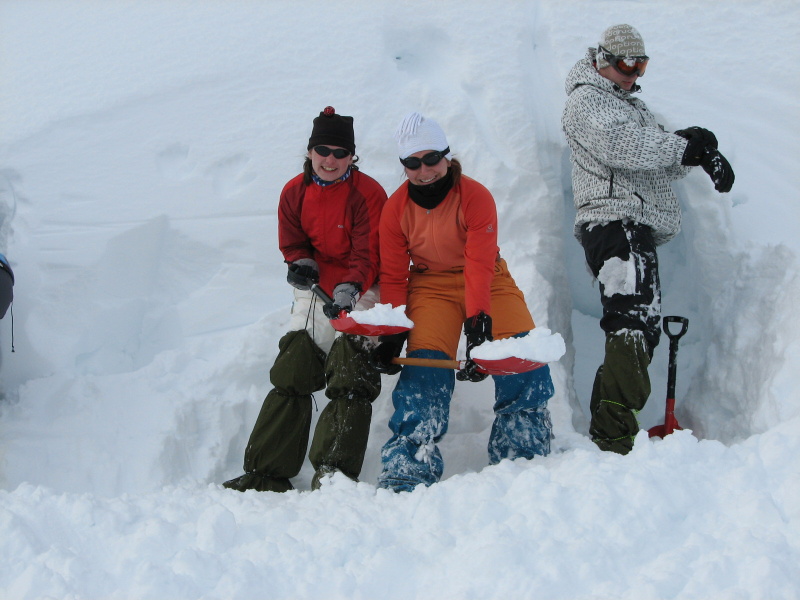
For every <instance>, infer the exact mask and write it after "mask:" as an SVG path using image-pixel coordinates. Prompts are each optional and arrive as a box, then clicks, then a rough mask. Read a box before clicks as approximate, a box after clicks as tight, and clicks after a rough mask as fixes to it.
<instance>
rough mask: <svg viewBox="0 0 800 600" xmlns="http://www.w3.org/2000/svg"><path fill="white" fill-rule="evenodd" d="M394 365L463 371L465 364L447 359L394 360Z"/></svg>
mask: <svg viewBox="0 0 800 600" xmlns="http://www.w3.org/2000/svg"><path fill="white" fill-rule="evenodd" d="M392 364H394V365H409V366H412V367H436V368H438V369H462V368H463V367H464V365H463V363H462V362H461V361H458V360H447V359H446V358H393V359H392Z"/></svg>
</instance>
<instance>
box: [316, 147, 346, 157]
mask: <svg viewBox="0 0 800 600" xmlns="http://www.w3.org/2000/svg"><path fill="white" fill-rule="evenodd" d="M314 152H316V153H317V154H319V155H320V156H322V157H325V156H330V155H331V154H333V157H334V158H346V157H348V156H350V150H345V149H344V148H336V149H335V150H334V149H333V148H328V147H327V146H314Z"/></svg>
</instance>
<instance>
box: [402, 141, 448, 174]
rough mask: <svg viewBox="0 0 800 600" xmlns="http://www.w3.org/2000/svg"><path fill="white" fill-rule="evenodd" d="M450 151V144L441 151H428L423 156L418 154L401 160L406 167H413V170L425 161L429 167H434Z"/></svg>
mask: <svg viewBox="0 0 800 600" xmlns="http://www.w3.org/2000/svg"><path fill="white" fill-rule="evenodd" d="M449 152H450V146H448V147H447V148H445V149H444V150H441V151H439V150H437V151H436V152H428V154H426V155H425V156H423V157H422V158H417V157H416V156H409V157H408V158H401V159H400V162H401V163H403V166H404V167H405V168H406V169H411V170H412V171H416V170H417V169H419V168H420V167H421V166H422V164H423V163H425V164H426V165H428V166H429V167H434V166H436V165H438V164H439V161H441V160H442V159H443V158H444V157H445V156H446V155H447V154H448V153H449Z"/></svg>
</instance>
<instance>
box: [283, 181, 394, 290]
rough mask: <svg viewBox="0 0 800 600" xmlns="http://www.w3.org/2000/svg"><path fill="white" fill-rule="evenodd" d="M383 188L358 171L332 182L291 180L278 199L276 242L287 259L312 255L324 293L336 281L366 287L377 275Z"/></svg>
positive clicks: (336, 282) (384, 200)
mask: <svg viewBox="0 0 800 600" xmlns="http://www.w3.org/2000/svg"><path fill="white" fill-rule="evenodd" d="M385 202H386V192H385V191H384V190H383V188H382V187H381V185H380V184H379V183H378V182H377V181H375V180H374V179H372V178H371V177H369V176H368V175H364V174H363V173H362V172H361V171H355V170H354V171H353V172H352V173H351V175H350V177H348V178H347V179H345V180H344V181H341V182H339V183H334V184H333V185H326V186H321V185H317V184H316V183H312V184H311V185H305V184H303V174H302V173H301V174H300V175H298V176H297V177H294V178H293V179H291V180H290V181H289V182H288V183H287V184H286V185H285V186H284V188H283V191H282V192H281V199H280V203H279V204H278V245H279V246H280V249H281V252H282V253H283V257H284V259H285V260H286V262H294V261H296V260H298V259H300V258H313V259H314V260H315V261H317V265H319V278H320V287H322V289H323V290H325V291H326V292H328V293H329V294H331V293H333V288H334V286H336V284H338V283H342V282H344V281H347V282H351V283H357V284H359V285H360V286H361V289H362V291H366V290H368V289H369V288H370V287H371V286H372V284H373V283H375V281H376V280H377V277H378V269H379V267H378V264H379V260H378V256H379V254H378V251H379V242H378V225H379V221H380V215H381V209H382V208H383V205H384V203H385Z"/></svg>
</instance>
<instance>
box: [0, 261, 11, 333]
mask: <svg viewBox="0 0 800 600" xmlns="http://www.w3.org/2000/svg"><path fill="white" fill-rule="evenodd" d="M13 300H14V271H12V270H11V265H9V264H8V260H6V257H5V256H3V255H2V254H0V319H2V318H3V317H5V316H6V312H8V307H9V306H11V302H13Z"/></svg>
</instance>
